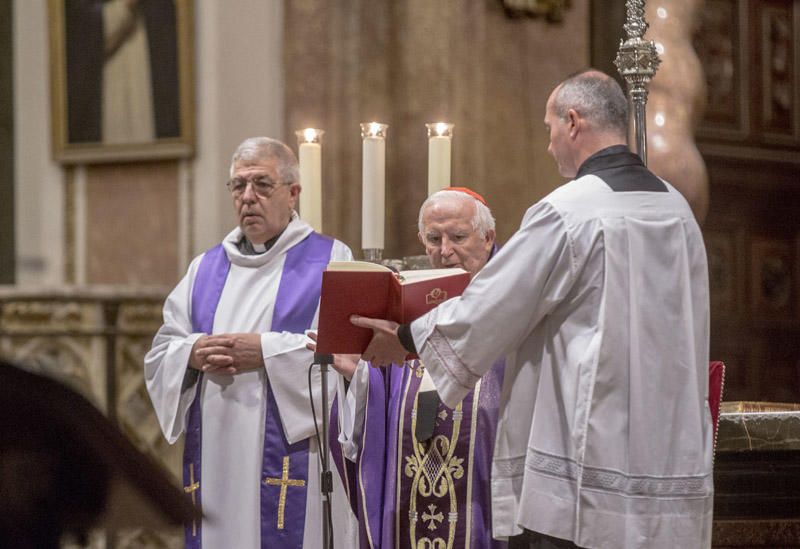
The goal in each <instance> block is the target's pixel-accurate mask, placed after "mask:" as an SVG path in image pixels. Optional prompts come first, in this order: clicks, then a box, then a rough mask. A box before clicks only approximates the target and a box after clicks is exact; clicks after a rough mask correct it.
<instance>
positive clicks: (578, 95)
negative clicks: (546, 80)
mask: <svg viewBox="0 0 800 549" xmlns="http://www.w3.org/2000/svg"><path fill="white" fill-rule="evenodd" d="M552 99H553V109H554V110H555V113H556V115H558V116H559V117H561V118H565V117H566V116H567V114H568V112H569V110H570V109H573V110H574V111H576V112H577V113H578V114H579V115H581V117H583V118H584V119H585V120H586V121H587V122H589V123H590V124H591V127H592V130H593V131H596V132H601V133H611V134H614V135H616V136H618V137H619V138H621V139H623V140H625V137H626V135H627V134H628V101H627V99H626V98H625V93H624V92H623V91H622V88H620V86H619V84H617V81H616V80H614V79H613V78H611V77H610V76H608V75H607V74H605V73H603V72H600V71H598V70H594V69H590V70H587V71H584V72H581V73H578V74H576V75H575V76H571V77H570V78H567V79H566V80H564V81H563V82H562V83H561V84H559V85H558V87H556V89H555V90H554V91H553V95H552Z"/></svg>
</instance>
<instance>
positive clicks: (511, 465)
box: [494, 450, 713, 498]
mask: <svg viewBox="0 0 800 549" xmlns="http://www.w3.org/2000/svg"><path fill="white" fill-rule="evenodd" d="M526 469H527V470H528V471H530V472H532V473H534V474H539V475H546V476H549V477H555V478H560V479H563V480H568V481H572V482H577V481H578V480H579V479H580V481H581V487H582V488H584V489H588V490H599V491H602V492H613V493H616V494H623V495H625V496H634V497H649V498H675V497H705V496H710V495H711V494H712V493H713V484H712V477H711V474H710V473H709V474H706V475H686V476H655V475H629V474H626V473H623V472H621V471H615V470H613V469H602V468H599V467H589V466H586V465H584V466H582V467H581V465H580V464H578V463H577V462H575V461H574V460H571V459H568V458H565V457H561V456H554V455H550V454H545V453H542V452H539V451H536V450H529V454H528V456H527V457H517V458H506V459H495V461H494V472H495V474H496V475H497V477H498V478H513V477H519V476H522V475H523V474H524V472H525V470H526Z"/></svg>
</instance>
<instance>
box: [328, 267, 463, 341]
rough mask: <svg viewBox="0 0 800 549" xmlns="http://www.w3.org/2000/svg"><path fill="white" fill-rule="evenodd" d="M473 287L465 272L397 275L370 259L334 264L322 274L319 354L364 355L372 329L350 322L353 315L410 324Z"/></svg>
mask: <svg viewBox="0 0 800 549" xmlns="http://www.w3.org/2000/svg"><path fill="white" fill-rule="evenodd" d="M467 284H469V273H467V272H466V271H464V270H462V269H429V270H424V271H402V272H400V273H395V272H394V271H392V270H390V269H389V268H387V267H384V266H383V265H378V264H376V263H368V262H365V261H332V262H331V263H329V264H328V268H327V269H326V271H325V272H324V273H323V274H322V298H321V302H320V306H319V329H318V339H317V353H323V354H334V353H336V354H360V353H362V352H364V350H365V349H366V348H367V345H368V344H369V342H370V340H371V339H372V330H369V329H366V328H358V327H356V326H353V325H352V324H351V323H350V316H351V315H361V316H367V317H370V318H385V319H389V320H394V321H395V322H398V323H400V324H405V323H407V322H411V321H412V320H414V319H415V318H418V317H420V316H422V315H424V314H425V313H427V312H428V311H430V310H431V309H433V308H434V307H436V306H437V305H439V304H440V303H443V302H444V301H446V300H448V299H450V298H451V297H455V296H459V295H461V292H463V291H464V288H466V287H467Z"/></svg>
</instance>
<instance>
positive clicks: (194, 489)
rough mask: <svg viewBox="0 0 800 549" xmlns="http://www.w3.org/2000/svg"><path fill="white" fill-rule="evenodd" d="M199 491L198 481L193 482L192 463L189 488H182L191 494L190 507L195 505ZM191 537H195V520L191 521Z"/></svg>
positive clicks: (190, 465) (192, 465) (191, 464)
mask: <svg viewBox="0 0 800 549" xmlns="http://www.w3.org/2000/svg"><path fill="white" fill-rule="evenodd" d="M199 489H200V481H195V480H194V463H190V464H189V486H184V487H183V491H184V492H186V493H187V494H192V505H197V494H196V493H195V492H197V491H198V490H199ZM192 535H193V536H196V535H197V520H196V519H192Z"/></svg>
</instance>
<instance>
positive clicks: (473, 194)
mask: <svg viewBox="0 0 800 549" xmlns="http://www.w3.org/2000/svg"><path fill="white" fill-rule="evenodd" d="M442 190H443V191H457V192H460V193H464V194H468V195H470V196H471V197H472V198H474V199H475V200H477V201H478V202H480V203H481V204H483V205H484V206H486V207H487V208H488V207H489V205H488V204H487V203H486V200H485V199H484V198H483V197H482V196H481V195H479V194H478V193H476V192H475V191H473V190H472V189H468V188H466V187H445V188H444V189H442Z"/></svg>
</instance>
